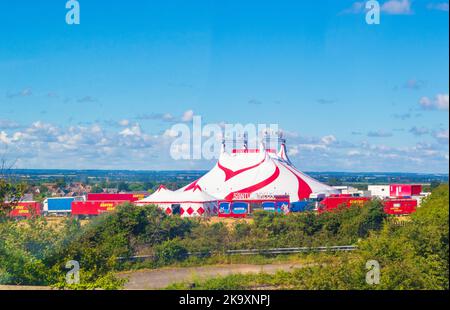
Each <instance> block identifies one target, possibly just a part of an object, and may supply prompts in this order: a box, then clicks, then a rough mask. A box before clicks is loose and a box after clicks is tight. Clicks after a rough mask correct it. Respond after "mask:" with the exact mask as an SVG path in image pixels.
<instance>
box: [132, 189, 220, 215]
mask: <svg viewBox="0 0 450 310" xmlns="http://www.w3.org/2000/svg"><path fill="white" fill-rule="evenodd" d="M136 204H137V205H145V204H155V205H157V206H158V207H159V208H161V209H162V210H163V211H164V212H165V213H166V214H169V215H171V214H180V215H181V216H182V217H195V216H210V215H215V214H217V211H218V208H217V198H215V197H213V196H211V195H209V194H208V193H206V192H204V191H203V190H202V189H201V187H200V186H195V187H193V188H191V189H189V190H186V191H171V190H169V189H167V188H166V187H164V186H162V185H161V186H160V187H159V188H158V189H157V190H156V191H155V192H154V193H153V194H151V195H150V196H148V197H146V198H144V199H142V200H139V201H138V202H137V203H136Z"/></svg>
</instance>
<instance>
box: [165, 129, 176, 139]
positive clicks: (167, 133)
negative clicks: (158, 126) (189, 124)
mask: <svg viewBox="0 0 450 310" xmlns="http://www.w3.org/2000/svg"><path fill="white" fill-rule="evenodd" d="M163 136H164V137H167V138H176V137H178V132H177V131H176V130H173V129H166V130H165V131H164V134H163Z"/></svg>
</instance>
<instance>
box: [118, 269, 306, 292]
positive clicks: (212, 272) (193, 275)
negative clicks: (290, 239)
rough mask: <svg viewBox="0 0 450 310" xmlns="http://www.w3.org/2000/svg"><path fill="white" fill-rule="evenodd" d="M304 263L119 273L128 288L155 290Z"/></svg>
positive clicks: (273, 271)
mask: <svg viewBox="0 0 450 310" xmlns="http://www.w3.org/2000/svg"><path fill="white" fill-rule="evenodd" d="M301 267H304V265H301V264H296V263H283V264H270V265H244V264H233V265H214V266H201V267H187V268H164V269H155V270H151V269H147V270H138V271H132V272H125V273H121V274H119V276H120V277H123V278H128V279H129V281H128V283H127V284H125V289H126V290H155V289H162V288H165V287H167V286H168V285H169V284H171V283H174V282H184V281H192V280H193V279H206V278H212V277H217V276H225V275H229V274H233V273H259V272H265V273H275V272H277V271H278V270H284V271H289V270H291V269H293V268H301Z"/></svg>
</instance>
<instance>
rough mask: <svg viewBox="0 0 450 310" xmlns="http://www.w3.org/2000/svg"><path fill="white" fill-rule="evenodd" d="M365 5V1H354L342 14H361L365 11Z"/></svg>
mask: <svg viewBox="0 0 450 310" xmlns="http://www.w3.org/2000/svg"><path fill="white" fill-rule="evenodd" d="M365 5H366V4H365V2H364V1H358V2H354V3H353V4H352V6H351V7H350V8H348V9H345V10H343V11H342V12H341V14H359V13H361V12H364V11H365Z"/></svg>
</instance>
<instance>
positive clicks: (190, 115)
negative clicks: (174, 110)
mask: <svg viewBox="0 0 450 310" xmlns="http://www.w3.org/2000/svg"><path fill="white" fill-rule="evenodd" d="M193 117H194V111H192V110H187V111H186V112H184V113H183V116H182V117H181V120H182V121H183V122H190V121H192V118H193Z"/></svg>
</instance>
